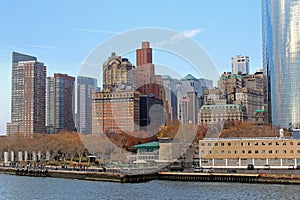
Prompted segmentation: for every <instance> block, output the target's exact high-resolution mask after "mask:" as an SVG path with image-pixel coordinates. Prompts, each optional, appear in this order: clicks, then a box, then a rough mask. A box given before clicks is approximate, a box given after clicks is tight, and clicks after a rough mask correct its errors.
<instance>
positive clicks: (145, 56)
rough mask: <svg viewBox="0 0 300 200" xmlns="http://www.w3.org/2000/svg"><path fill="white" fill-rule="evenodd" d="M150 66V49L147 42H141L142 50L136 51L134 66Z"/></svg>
mask: <svg viewBox="0 0 300 200" xmlns="http://www.w3.org/2000/svg"><path fill="white" fill-rule="evenodd" d="M144 64H152V48H150V44H149V42H142V48H141V49H137V50H136V66H140V65H144Z"/></svg>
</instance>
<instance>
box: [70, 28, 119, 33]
mask: <svg viewBox="0 0 300 200" xmlns="http://www.w3.org/2000/svg"><path fill="white" fill-rule="evenodd" d="M71 30H72V31H79V32H89V33H109V34H116V33H118V32H113V31H106V30H101V29H79V28H78V29H77V28H76V29H74V28H73V29H71Z"/></svg>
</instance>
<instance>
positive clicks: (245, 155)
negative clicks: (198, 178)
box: [199, 138, 300, 168]
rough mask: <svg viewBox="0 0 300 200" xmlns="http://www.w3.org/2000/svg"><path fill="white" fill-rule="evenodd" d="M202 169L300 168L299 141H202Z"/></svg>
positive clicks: (264, 139)
mask: <svg viewBox="0 0 300 200" xmlns="http://www.w3.org/2000/svg"><path fill="white" fill-rule="evenodd" d="M199 159H200V161H199V162H200V166H202V167H214V168H245V167H247V165H248V164H253V165H254V166H255V168H264V167H266V166H267V167H270V168H289V167H296V166H297V165H300V140H297V139H292V138H228V139H225V138H208V139H204V140H200V141H199Z"/></svg>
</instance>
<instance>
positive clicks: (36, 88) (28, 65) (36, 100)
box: [18, 61, 46, 134]
mask: <svg viewBox="0 0 300 200" xmlns="http://www.w3.org/2000/svg"><path fill="white" fill-rule="evenodd" d="M18 66H21V67H23V68H24V116H23V132H24V133H25V134H30V133H44V132H45V131H46V129H45V111H46V101H45V100H46V95H45V92H46V66H44V64H43V63H40V62H37V61H23V62H19V63H18Z"/></svg>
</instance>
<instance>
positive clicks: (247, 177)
mask: <svg viewBox="0 0 300 200" xmlns="http://www.w3.org/2000/svg"><path fill="white" fill-rule="evenodd" d="M0 173H4V174H10V175H23V176H39V177H41V176H43V177H46V176H47V177H52V178H68V179H79V180H89V181H109V182H119V183H139V182H145V181H151V180H168V181H202V182H240V183H266V184H300V174H299V175H287V174H237V173H233V174H230V173H190V172H187V173H184V172H158V173H147V174H131V175H129V174H127V175H126V174H120V173H107V172H88V171H66V170H48V171H47V173H46V174H45V176H44V175H41V174H24V173H23V174H21V173H19V174H18V173H17V169H16V168H9V167H0Z"/></svg>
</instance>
